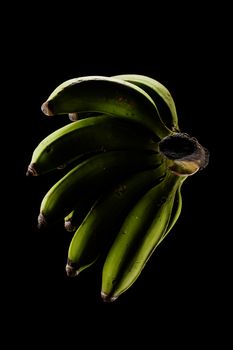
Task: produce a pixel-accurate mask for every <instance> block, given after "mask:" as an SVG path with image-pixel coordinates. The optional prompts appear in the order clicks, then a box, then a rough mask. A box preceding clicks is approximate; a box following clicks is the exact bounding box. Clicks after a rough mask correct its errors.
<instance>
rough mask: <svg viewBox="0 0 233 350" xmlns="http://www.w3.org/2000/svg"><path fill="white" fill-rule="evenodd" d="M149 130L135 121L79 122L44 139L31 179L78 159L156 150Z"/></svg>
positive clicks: (30, 168) (30, 170)
mask: <svg viewBox="0 0 233 350" xmlns="http://www.w3.org/2000/svg"><path fill="white" fill-rule="evenodd" d="M156 141H157V142H158V141H159V140H158V139H157V140H155V137H154V136H153V134H152V133H150V132H149V131H148V129H144V128H142V127H141V126H140V125H139V124H138V123H135V122H134V121H132V120H130V121H129V120H128V119H123V118H118V117H113V116H107V115H101V116H98V117H89V118H87V119H82V120H78V121H76V122H74V123H70V124H68V125H65V126H63V127H61V128H60V129H58V130H56V131H54V132H52V133H51V134H50V135H48V136H47V137H46V138H44V139H43V140H42V141H41V142H40V143H39V145H38V146H37V147H36V148H35V150H34V152H33V155H32V158H31V162H30V165H29V166H28V173H27V175H39V174H44V173H46V172H49V171H51V170H54V169H56V168H61V167H65V165H66V164H69V163H71V162H72V161H73V160H74V159H77V158H78V157H81V160H82V156H85V155H89V154H92V153H93V154H94V153H99V152H105V151H109V150H130V149H132V150H155V149H157V148H158V144H157V142H156Z"/></svg>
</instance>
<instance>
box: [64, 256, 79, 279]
mask: <svg viewBox="0 0 233 350" xmlns="http://www.w3.org/2000/svg"><path fill="white" fill-rule="evenodd" d="M66 274H67V276H68V277H76V276H78V274H79V270H78V269H77V268H76V267H75V266H74V264H73V263H71V262H70V261H69V260H68V262H67V264H66Z"/></svg>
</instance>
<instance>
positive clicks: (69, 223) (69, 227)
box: [64, 220, 76, 232]
mask: <svg viewBox="0 0 233 350" xmlns="http://www.w3.org/2000/svg"><path fill="white" fill-rule="evenodd" d="M64 226H65V230H66V231H68V232H74V231H75V230H76V227H75V225H74V224H72V221H71V220H66V221H65V223H64Z"/></svg>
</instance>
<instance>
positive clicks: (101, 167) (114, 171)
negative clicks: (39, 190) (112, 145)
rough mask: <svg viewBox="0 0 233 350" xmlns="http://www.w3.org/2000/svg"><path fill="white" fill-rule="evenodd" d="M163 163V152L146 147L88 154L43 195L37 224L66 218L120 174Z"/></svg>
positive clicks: (150, 167)
mask: <svg viewBox="0 0 233 350" xmlns="http://www.w3.org/2000/svg"><path fill="white" fill-rule="evenodd" d="M160 163H161V157H160V155H158V154H155V153H152V154H151V153H148V152H146V151H109V152H105V153H100V154H97V155H95V156H93V157H91V158H88V159H87V160H85V161H84V162H82V163H81V164H78V165H77V166H76V167H74V168H73V169H72V170H70V171H69V172H68V173H67V174H66V175H65V176H63V177H62V178H61V179H60V180H59V181H58V182H57V183H55V184H54V185H53V186H52V187H51V188H50V190H49V191H48V192H47V194H46V195H45V196H44V198H43V200H42V202H41V206H40V215H39V217H38V226H39V227H43V226H45V225H46V223H48V222H54V221H57V220H59V219H61V218H64V217H65V216H66V215H68V214H69V213H70V212H71V210H72V209H73V208H74V206H75V203H76V202H77V201H79V200H80V199H81V198H83V197H84V196H86V195H87V194H88V193H90V192H93V193H95V194H96V195H97V194H98V193H102V192H104V191H105V190H106V188H107V186H108V185H111V184H113V183H114V182H116V181H117V179H118V178H119V177H123V176H127V174H130V173H133V172H135V171H139V170H146V169H153V168H155V167H157V165H158V164H160Z"/></svg>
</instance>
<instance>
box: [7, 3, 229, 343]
mask: <svg viewBox="0 0 233 350" xmlns="http://www.w3.org/2000/svg"><path fill="white" fill-rule="evenodd" d="M115 6H117V5H115ZM60 10H61V13H63V10H64V9H62V8H61V9H60ZM118 10H119V9H118ZM212 10H213V11H204V10H203V9H197V10H196V11H195V9H192V8H190V10H188V9H186V10H185V11H186V12H185V14H184V15H181V14H180V16H179V17H177V16H175V15H174V13H173V10H172V9H171V10H170V11H169V12H167V9H164V10H163V11H162V12H159V11H158V12H157V11H155V10H153V12H152V9H147V10H146V11H145V13H144V11H142V12H141V11H140V9H139V8H138V9H137V15H135V12H134V11H135V9H134V10H133V9H132V11H130V12H129V13H128V12H126V11H125V9H122V11H119V13H118V12H117V14H116V9H113V10H112V11H110V13H108V14H106V15H104V14H103V13H102V12H98V11H97V12H95V10H93V11H91V13H90V10H83V9H82V10H81V9H80V11H78V10H74V12H73V13H72V16H70V14H69V16H70V17H68V14H66V12H64V13H63V16H61V13H60V16H59V17H56V15H55V13H53V12H51V13H48V12H47V11H45V9H44V11H43V14H41V13H40V15H39V18H40V19H39V20H38V19H37V20H36V18H38V17H36V16H37V15H36V10H35V12H34V10H33V9H31V14H32V13H33V16H32V15H31V16H26V15H24V17H23V18H22V17H21V21H20V20H19V19H18V22H15V23H14V24H15V25H14V29H13V33H12V34H10V36H12V37H10V38H9V39H10V40H7V49H6V52H7V53H8V55H6V57H7V61H8V62H7V63H8V64H9V63H10V67H11V68H10V78H9V79H8V83H9V87H8V90H7V100H8V98H9V103H8V104H6V103H5V105H6V106H7V112H6V113H7V118H5V119H7V121H8V122H9V124H10V125H9V130H10V133H9V135H8V136H9V137H8V138H9V140H10V139H11V140H12V142H9V144H8V145H7V148H8V149H9V150H10V157H8V159H7V160H8V162H9V165H8V168H7V169H8V170H7V172H4V174H5V175H6V177H7V179H8V180H10V182H11V189H12V192H11V193H10V195H9V193H8V196H7V213H6V217H7V219H5V220H4V222H5V223H6V229H5V234H4V237H6V238H7V244H6V246H4V245H3V246H2V253H3V255H4V254H6V258H5V262H4V265H3V267H4V268H3V269H4V275H6V276H7V283H6V284H4V291H5V294H6V299H4V303H5V304H6V307H7V313H6V314H7V316H9V315H10V317H9V320H6V319H5V324H7V325H8V324H9V328H11V327H14V328H15V329H18V330H19V327H20V326H21V328H20V329H21V331H20V332H19V333H17V337H18V340H23V341H26V339H28V335H29V334H31V335H32V336H34V337H35V339H38V341H39V339H44V338H43V337H44V335H46V334H49V335H50V338H51V340H53V339H56V340H57V339H58V340H59V339H61V338H62V337H64V338H65V339H67V341H68V340H70V339H71V338H75V339H77V346H78V341H79V340H78V339H80V338H81V337H83V336H84V335H85V340H86V344H87V345H88V344H89V342H91V341H93V340H94V341H96V343H97V342H98V343H99V344H101V343H102V345H104V344H105V341H104V339H105V338H106V335H107V334H109V336H110V337H111V345H115V343H116V344H117V342H118V341H119V343H122V341H123V340H122V339H123V337H126V339H128V340H129V341H133V340H134V341H135V339H136V344H137V340H138V341H140V340H143V341H144V346H147V345H146V344H147V342H150V340H151V339H153V343H154V344H155V342H156V341H158V342H159V341H161V340H162V341H163V342H164V344H166V342H169V341H172V342H174V343H175V342H176V343H177V344H180V345H181V344H187V348H188V347H189V346H188V343H189V342H190V343H191V344H193V343H194V342H196V343H197V344H198V343H199V342H201V339H202V341H203V339H205V341H206V342H207V343H208V342H209V341H210V340H216V341H217V340H218V339H220V340H221V341H222V340H223V339H224V338H225V337H226V335H227V330H225V331H224V332H222V331H221V332H220V328H221V329H222V328H223V327H222V326H223V325H224V326H225V323H224V319H225V317H226V314H227V313H228V310H229V304H228V302H227V300H228V297H227V296H228V293H229V290H228V288H229V286H228V282H227V281H228V278H229V276H227V273H226V266H227V260H228V255H227V252H226V246H225V245H224V241H225V239H222V236H221V235H223V237H226V235H227V229H226V228H225V224H224V222H225V221H224V217H225V215H226V214H225V207H224V206H225V204H224V201H223V200H221V199H220V198H221V194H222V187H220V186H219V185H218V184H219V176H221V175H220V174H221V170H220V168H219V164H221V162H222V161H223V159H224V158H222V151H221V147H220V144H221V139H222V136H223V132H224V133H225V132H226V130H225V129H226V127H225V124H226V123H225V122H224V121H223V119H224V118H226V113H225V111H227V106H226V103H225V102H223V101H225V99H226V94H227V93H225V92H224V91H223V89H222V86H223V85H224V84H226V83H227V81H228V80H229V79H230V78H229V73H230V72H229V70H228V63H229V62H230V57H229V46H228V39H227V38H228V33H229V32H228V22H227V18H226V17H225V16H226V15H227V11H226V12H221V11H220V10H219V9H217V8H216V9H212ZM178 12H179V11H178ZM97 14H98V15H97ZM113 14H116V16H113ZM220 20H221V21H223V24H222V25H221V28H220V25H219V21H220ZM142 21H144V22H143V23H142ZM16 23H17V24H16ZM9 42H10V44H9ZM3 70H4V69H3ZM123 73H137V74H144V75H148V76H151V77H153V78H155V79H157V80H159V81H160V82H161V83H163V84H164V85H165V86H166V87H167V88H168V89H169V90H170V92H171V93H172V95H173V98H174V100H175V103H176V107H177V111H178V116H179V124H180V127H181V130H182V131H184V132H187V133H189V134H191V135H192V136H195V137H196V138H197V139H198V140H199V141H200V143H202V144H203V146H205V147H207V148H208V149H209V151H210V162H209V165H208V167H207V168H206V169H204V170H203V171H201V172H200V173H197V174H195V175H194V176H193V177H190V179H188V181H187V182H186V183H185V185H184V186H183V211H182V215H181V218H180V219H179V221H178V223H177V224H176V226H175V227H174V229H173V230H172V233H171V234H170V235H169V237H168V238H167V239H166V241H164V243H163V244H161V246H160V247H159V248H158V250H157V251H156V253H155V254H154V255H153V256H152V258H151V259H150V261H149V262H148V264H147V266H146V268H145V269H144V271H143V273H142V274H141V276H140V277H139V278H138V280H137V281H136V282H135V284H134V285H133V286H132V287H131V288H130V289H129V290H128V291H127V292H125V293H124V294H123V295H122V296H121V297H120V298H119V299H118V300H117V301H115V302H114V303H112V304H105V303H103V302H102V300H101V298H100V285H101V264H98V263H97V264H96V265H95V266H93V267H91V268H90V269H88V270H86V271H84V272H83V273H82V274H80V276H79V277H78V278H77V279H69V278H68V277H67V276H66V274H65V269H64V268H65V262H66V254H67V249H68V244H69V240H70V238H71V236H70V235H69V233H66V232H65V231H64V230H63V229H62V228H61V227H57V228H56V229H54V230H52V231H49V232H38V231H37V229H36V222H37V216H38V211H39V205H40V201H41V199H42V196H43V194H45V193H46V191H47V190H48V188H49V186H50V185H51V184H52V183H53V182H54V178H53V177H51V176H45V177H43V178H39V177H38V178H28V177H26V176H25V173H26V169H27V165H28V164H29V162H30V157H31V154H32V151H33V149H34V147H35V146H36V145H37V144H38V142H39V141H40V140H41V139H42V138H43V137H45V136H46V135H47V134H48V133H50V132H52V131H53V130H55V129H56V128H58V127H60V126H62V125H64V124H65V123H66V122H67V120H65V119H64V118H63V117H60V119H59V118H57V119H56V118H54V119H52V118H51V119H47V118H46V117H45V116H44V115H43V114H42V112H41V110H40V106H41V104H42V103H43V102H44V100H45V99H46V98H47V96H48V95H49V94H50V92H51V91H52V90H53V89H54V88H55V87H56V86H57V85H58V84H60V83H61V82H63V81H64V80H67V79H70V78H73V77H78V76H84V75H114V74H123ZM12 86H13V87H12ZM12 89H13V91H12ZM221 118H222V124H221V123H219V120H220V119H221ZM219 125H220V127H219ZM221 125H224V128H223V129H222V128H221ZM6 137H7V135H6ZM221 181H222V180H221ZM224 235H225V236H224ZM52 329H53V331H52ZM95 330H97V335H94V334H95ZM156 339H157V340H156ZM42 341H43V340H42ZM174 343H173V344H174Z"/></svg>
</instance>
